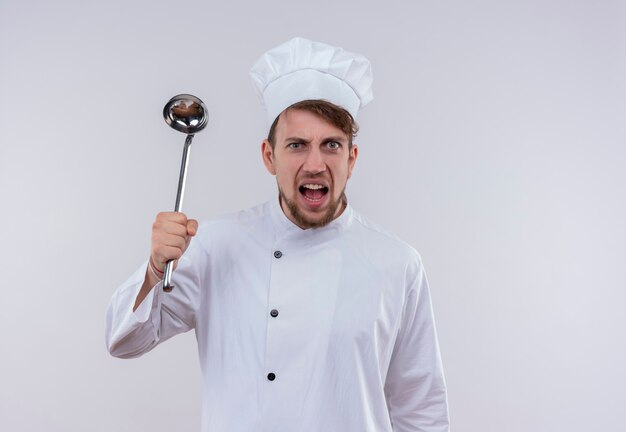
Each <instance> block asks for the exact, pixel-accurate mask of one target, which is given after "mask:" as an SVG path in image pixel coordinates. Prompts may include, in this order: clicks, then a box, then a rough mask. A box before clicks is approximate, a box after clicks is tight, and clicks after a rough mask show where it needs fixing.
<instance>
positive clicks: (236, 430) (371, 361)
mask: <svg viewBox="0 0 626 432" xmlns="http://www.w3.org/2000/svg"><path fill="white" fill-rule="evenodd" d="M146 267H147V263H144V265H143V266H141V267H140V268H139V269H138V270H137V271H136V272H135V274H134V275H133V276H131V277H130V279H128V281H126V282H125V283H124V284H123V285H122V286H121V287H119V288H118V290H117V291H116V292H115V294H114V296H113V299H112V300H111V303H110V305H109V308H108V311H107V317H106V342H107V346H108V348H109V350H110V352H111V354H113V355H115V356H118V357H124V358H127V357H136V356H139V355H141V354H143V353H145V352H147V351H149V350H151V349H152V348H154V347H155V346H156V345H157V344H159V343H160V342H163V341H164V340H166V339H168V338H170V337H172V336H174V335H175V334H177V333H181V332H185V331H188V330H191V329H194V330H195V332H196V338H197V341H198V349H199V353H200V365H201V368H202V374H203V390H204V396H203V405H202V407H203V408H202V411H203V417H202V430H203V431H204V432H251V431H255V432H256V431H259V432H291V431H293V432H322V431H323V432H370V431H371V432H387V431H389V432H391V431H394V432H402V431H428V432H443V431H448V430H449V429H448V412H447V398H446V386H445V382H444V377H443V372H442V367H441V361H440V356H439V348H438V344H437V337H436V333H435V325H434V321H433V314H432V308H431V301H430V294H429V290H428V284H427V280H426V276H425V274H424V269H423V267H422V264H421V261H420V257H419V255H418V254H417V252H416V251H415V250H414V249H413V248H412V247H410V246H409V245H407V244H405V243H403V242H402V241H400V240H398V239H396V238H395V237H393V236H391V235H389V234H387V233H385V232H384V231H382V230H381V229H379V228H378V227H376V226H374V225H373V224H371V223H370V222H368V221H367V220H366V219H365V218H363V217H362V216H361V215H359V214H358V213H357V212H355V211H354V210H353V209H352V208H351V207H350V206H349V205H348V206H347V208H346V209H345V210H344V212H343V213H342V214H341V216H340V217H338V218H337V219H335V220H334V221H332V222H331V223H330V224H329V225H327V226H325V227H322V228H316V229H308V230H302V229H301V228H299V227H298V226H296V225H294V224H293V223H292V222H291V221H290V220H289V219H287V217H286V216H285V214H284V213H283V212H282V210H281V207H280V204H279V203H278V200H277V199H276V200H272V201H271V202H268V203H265V204H263V205H260V206H257V207H254V208H252V209H249V210H245V211H241V212H239V213H236V214H233V215H229V216H225V217H221V218H217V219H214V220H211V221H208V222H203V223H202V224H201V225H200V229H199V230H198V234H197V235H196V236H195V237H194V238H193V239H192V241H191V244H190V246H189V249H188V250H187V251H186V252H185V254H184V255H183V257H182V258H181V260H180V262H179V265H178V267H177V269H176V271H175V272H174V273H173V277H172V281H173V283H174V285H175V288H174V289H173V291H172V292H170V293H165V292H163V289H162V283H159V284H158V285H157V286H156V287H154V289H152V291H151V292H150V294H149V296H148V297H147V298H146V299H145V300H144V301H143V302H142V304H141V305H140V307H139V308H138V309H137V310H136V311H135V312H133V311H132V307H133V304H134V301H135V298H136V296H137V294H138V292H139V289H140V287H141V285H142V283H143V280H144V276H145V273H146Z"/></svg>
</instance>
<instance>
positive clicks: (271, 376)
mask: <svg viewBox="0 0 626 432" xmlns="http://www.w3.org/2000/svg"><path fill="white" fill-rule="evenodd" d="M282 256H283V253H282V252H281V251H279V250H277V251H274V258H276V259H280V258H281V257H282ZM270 315H271V316H272V317H273V318H276V317H277V316H278V311H277V310H276V309H272V310H271V311H270ZM267 379H268V380H270V381H274V380H275V379H276V374H275V373H273V372H270V373H268V374H267Z"/></svg>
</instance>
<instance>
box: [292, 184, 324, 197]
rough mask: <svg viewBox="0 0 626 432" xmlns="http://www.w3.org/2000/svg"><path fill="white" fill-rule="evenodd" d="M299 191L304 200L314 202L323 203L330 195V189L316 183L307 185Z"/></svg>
mask: <svg viewBox="0 0 626 432" xmlns="http://www.w3.org/2000/svg"><path fill="white" fill-rule="evenodd" d="M298 189H299V191H300V193H301V194H302V196H304V198H306V199H307V200H309V201H312V202H316V201H321V200H322V198H324V196H325V195H326V194H327V193H328V187H326V186H324V185H321V184H315V183H305V184H303V185H302V186H300V187H299V188H298Z"/></svg>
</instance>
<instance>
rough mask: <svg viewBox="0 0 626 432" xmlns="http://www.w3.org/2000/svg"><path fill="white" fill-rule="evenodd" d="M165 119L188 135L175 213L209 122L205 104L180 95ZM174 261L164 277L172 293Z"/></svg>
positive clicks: (168, 106) (167, 108)
mask: <svg viewBox="0 0 626 432" xmlns="http://www.w3.org/2000/svg"><path fill="white" fill-rule="evenodd" d="M163 118H165V123H167V124H168V125H170V126H171V127H172V128H174V129H176V130H177V131H179V132H183V133H186V134H187V139H186V140H185V147H184V148H183V160H182V162H181V164H180V176H179V177H178V191H177V192H176V205H175V206H174V211H175V212H179V211H181V209H182V206H183V195H184V194H185V180H186V179H187V163H188V162H189V160H188V156H189V148H190V147H191V140H192V139H193V136H194V134H195V133H196V132H200V131H201V130H202V129H204V127H205V126H206V125H207V123H208V121H209V114H208V112H207V109H206V106H205V105H204V102H202V101H201V100H200V99H199V98H197V97H195V96H192V95H190V94H179V95H176V96H174V97H173V98H171V99H170V100H169V102H168V103H166V104H165V107H164V108H163ZM173 264H174V261H168V262H167V264H166V266H165V275H164V276H163V291H166V292H170V291H172V288H174V285H172V266H173Z"/></svg>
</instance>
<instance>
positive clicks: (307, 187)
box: [262, 109, 358, 229]
mask: <svg viewBox="0 0 626 432" xmlns="http://www.w3.org/2000/svg"><path fill="white" fill-rule="evenodd" d="M274 136H275V146H274V149H272V147H271V145H270V143H269V141H268V140H264V141H263V146H262V153H263V163H264V164H265V167H266V168H267V170H268V171H269V172H270V173H271V174H273V175H275V176H276V182H277V183H278V191H279V194H280V198H281V199H280V203H281V207H282V209H283V211H284V212H285V215H287V217H288V218H289V219H290V220H291V221H292V222H294V223H295V224H296V225H298V226H299V227H300V228H302V229H307V228H317V227H321V226H324V225H326V224H328V223H329V222H330V221H332V220H333V219H335V218H336V217H337V216H339V215H340V214H341V212H342V211H343V207H344V205H343V204H344V200H345V196H344V190H345V187H346V183H347V182H348V179H349V178H350V176H351V175H352V168H353V167H354V163H355V161H356V157H357V154H358V149H357V147H356V145H352V148H350V149H348V142H349V139H348V136H347V135H346V134H345V133H344V132H342V131H341V129H339V128H337V127H336V126H333V125H332V124H330V123H328V122H327V121H326V120H323V119H322V118H320V117H318V116H316V115H315V114H313V113H310V112H308V111H303V110H297V109H290V110H287V111H285V112H283V113H282V114H281V115H280V119H279V121H278V124H277V126H276V130H275V135H274Z"/></svg>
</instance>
